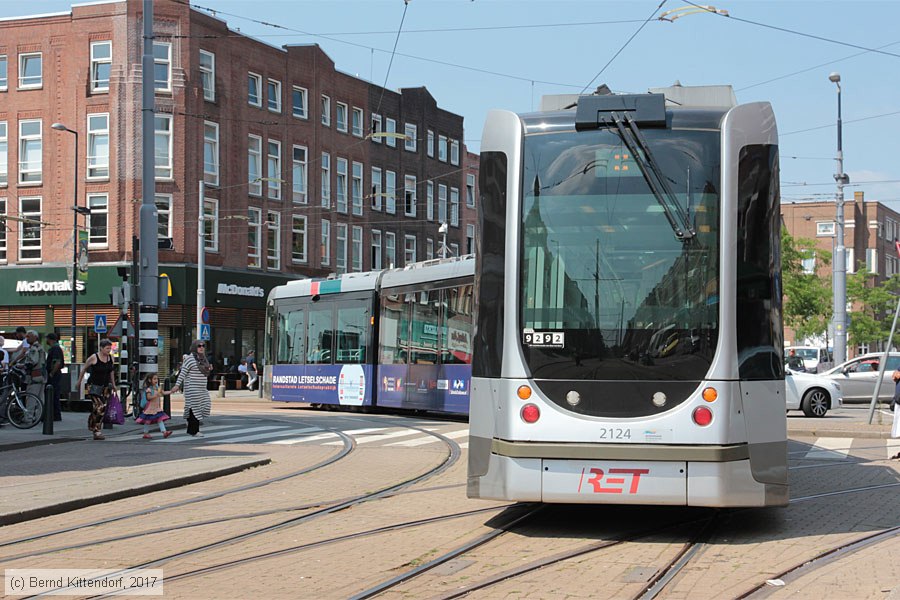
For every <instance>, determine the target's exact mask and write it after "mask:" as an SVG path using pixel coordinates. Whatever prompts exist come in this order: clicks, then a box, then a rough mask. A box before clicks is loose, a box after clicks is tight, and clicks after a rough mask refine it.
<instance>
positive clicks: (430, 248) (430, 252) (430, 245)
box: [425, 238, 434, 260]
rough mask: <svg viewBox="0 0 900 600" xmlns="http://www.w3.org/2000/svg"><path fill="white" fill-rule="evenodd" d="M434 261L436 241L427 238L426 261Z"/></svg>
mask: <svg viewBox="0 0 900 600" xmlns="http://www.w3.org/2000/svg"><path fill="white" fill-rule="evenodd" d="M433 259H434V240H433V239H431V238H427V239H426V240H425V260H433Z"/></svg>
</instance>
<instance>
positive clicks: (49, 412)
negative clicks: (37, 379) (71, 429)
mask: <svg viewBox="0 0 900 600" xmlns="http://www.w3.org/2000/svg"><path fill="white" fill-rule="evenodd" d="M55 410H56V406H54V404H53V386H52V385H50V384H47V385H45V386H44V435H53V412H54V411H55Z"/></svg>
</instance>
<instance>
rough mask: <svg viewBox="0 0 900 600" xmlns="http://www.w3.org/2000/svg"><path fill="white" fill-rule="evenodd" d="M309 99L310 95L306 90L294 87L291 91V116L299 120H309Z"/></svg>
mask: <svg viewBox="0 0 900 600" xmlns="http://www.w3.org/2000/svg"><path fill="white" fill-rule="evenodd" d="M308 97H309V93H308V92H307V91H306V88H302V87H297V86H296V85H295V86H294V87H293V90H292V91H291V114H292V115H294V116H295V117H297V118H298V119H306V118H308V115H309V113H308V110H309V104H308V102H309V101H308Z"/></svg>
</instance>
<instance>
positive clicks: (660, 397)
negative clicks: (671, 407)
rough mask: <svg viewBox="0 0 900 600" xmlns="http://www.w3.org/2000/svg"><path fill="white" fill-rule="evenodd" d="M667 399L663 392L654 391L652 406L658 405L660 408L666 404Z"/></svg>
mask: <svg viewBox="0 0 900 600" xmlns="http://www.w3.org/2000/svg"><path fill="white" fill-rule="evenodd" d="M667 400H668V397H666V395H665V394H664V393H663V392H656V393H655V394H653V406H658V407H660V408H662V407H663V406H665V405H666V401H667Z"/></svg>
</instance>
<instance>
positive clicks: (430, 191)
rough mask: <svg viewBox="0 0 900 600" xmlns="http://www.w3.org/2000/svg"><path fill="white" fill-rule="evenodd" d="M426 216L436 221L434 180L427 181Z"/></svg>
mask: <svg viewBox="0 0 900 600" xmlns="http://www.w3.org/2000/svg"><path fill="white" fill-rule="evenodd" d="M425 218H426V219H427V220H429V221H434V182H433V181H427V182H425Z"/></svg>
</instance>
